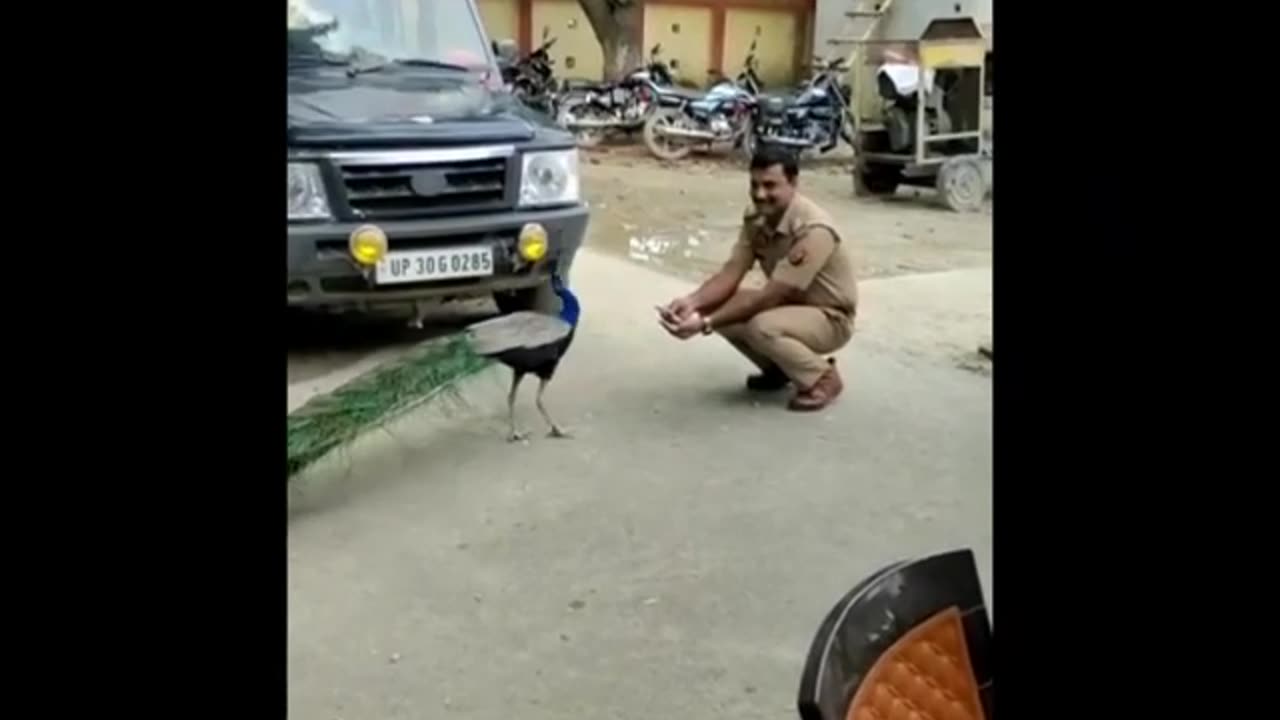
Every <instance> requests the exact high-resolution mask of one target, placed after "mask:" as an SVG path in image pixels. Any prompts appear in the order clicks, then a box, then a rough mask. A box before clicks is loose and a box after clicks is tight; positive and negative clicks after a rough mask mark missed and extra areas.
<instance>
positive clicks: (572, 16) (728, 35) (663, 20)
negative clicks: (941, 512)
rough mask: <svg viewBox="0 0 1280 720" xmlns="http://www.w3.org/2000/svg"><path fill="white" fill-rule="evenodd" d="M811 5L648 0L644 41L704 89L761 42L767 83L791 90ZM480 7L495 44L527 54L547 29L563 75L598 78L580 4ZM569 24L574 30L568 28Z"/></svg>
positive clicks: (504, 0) (597, 59)
mask: <svg viewBox="0 0 1280 720" xmlns="http://www.w3.org/2000/svg"><path fill="white" fill-rule="evenodd" d="M844 2H852V0H844ZM814 3H815V0H646V2H645V4H644V22H643V28H644V30H643V35H642V37H641V38H640V41H641V43H642V45H643V52H644V54H645V55H647V54H648V51H649V48H651V47H652V46H653V45H654V44H656V43H662V56H663V57H664V58H665V59H666V60H667V61H668V62H672V61H674V65H675V68H674V70H675V72H676V75H677V77H678V78H680V80H681V81H682V82H683V83H687V84H690V85H695V86H698V87H702V86H705V85H706V84H707V82H708V80H709V79H710V77H711V76H710V74H709V73H708V71H710V70H715V71H717V72H718V73H724V74H726V75H728V76H730V77H732V76H733V75H735V74H737V72H738V71H739V70H741V69H742V62H743V60H744V59H745V56H746V50H747V47H748V46H749V45H750V44H751V40H752V38H758V41H759V42H758V47H757V54H756V56H757V59H758V60H759V61H760V71H761V77H762V79H763V80H764V82H765V83H766V85H789V84H791V83H792V82H794V81H795V80H796V79H797V78H798V77H799V76H800V72H801V66H802V65H803V64H805V63H807V62H808V60H809V48H810V47H811V46H812V41H811V35H812V32H813V31H812V27H813V24H814V23H813V9H814ZM479 6H480V14H481V17H482V18H483V20H484V24H485V30H486V32H487V33H488V34H489V36H490V38H492V39H501V38H507V37H509V38H514V39H515V40H516V41H517V42H518V43H519V45H520V48H521V50H522V51H525V52H527V51H528V50H530V49H532V48H533V47H536V46H537V45H538V44H539V43H540V42H541V39H540V38H541V34H542V27H543V25H547V26H549V27H550V28H551V30H550V32H551V34H552V35H554V36H555V37H556V38H557V40H556V45H555V47H554V48H552V50H551V55H552V57H553V58H554V59H555V61H556V72H557V74H558V75H560V76H561V77H583V78H592V79H599V78H600V77H601V73H602V70H603V58H602V57H601V53H600V45H599V43H598V42H596V40H595V35H594V33H593V32H592V30H591V25H590V23H588V22H587V20H586V16H585V15H583V14H582V10H581V7H580V6H579V5H578V2H577V0H479ZM570 23H576V25H575V26H574V27H572V28H571V27H569V26H568V25H569V24H570ZM757 32H758V33H759V35H757ZM570 58H572V61H571V62H566V61H568V60H569V59H570ZM569 64H572V65H573V67H568V65H569Z"/></svg>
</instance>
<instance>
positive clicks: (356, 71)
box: [347, 58, 471, 77]
mask: <svg viewBox="0 0 1280 720" xmlns="http://www.w3.org/2000/svg"><path fill="white" fill-rule="evenodd" d="M393 65H394V66H400V67H427V68H435V69H437V70H452V71H454V72H471V68H469V67H466V66H464V65H455V64H453V63H447V62H444V61H442V60H427V59H426V58H396V59H395V60H386V61H381V62H374V63H371V64H368V65H357V66H353V67H352V68H351V69H349V70H347V74H348V75H350V76H351V77H355V76H356V75H361V74H363V73H371V72H378V71H381V70H385V69H387V68H388V67H391V66H393Z"/></svg>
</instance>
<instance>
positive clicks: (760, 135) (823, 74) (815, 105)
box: [746, 58, 854, 154]
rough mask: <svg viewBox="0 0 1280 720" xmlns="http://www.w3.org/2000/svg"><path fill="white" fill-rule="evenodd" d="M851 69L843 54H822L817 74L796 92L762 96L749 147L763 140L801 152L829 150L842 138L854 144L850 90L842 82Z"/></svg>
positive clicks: (751, 147) (767, 143)
mask: <svg viewBox="0 0 1280 720" xmlns="http://www.w3.org/2000/svg"><path fill="white" fill-rule="evenodd" d="M848 72H849V67H848V66H847V65H846V64H845V61H844V59H843V58H836V59H834V60H830V61H826V60H822V59H820V58H819V59H818V61H817V64H816V65H815V72H814V75H813V77H811V78H810V79H809V80H808V81H807V82H806V83H805V84H804V85H803V86H801V88H800V89H799V92H797V93H796V94H794V95H789V96H762V97H760V98H759V108H758V111H757V113H756V117H755V122H754V124H753V127H752V129H751V132H750V133H749V136H748V138H747V143H746V144H747V145H748V149H749V150H750V149H754V147H755V146H756V145H761V144H764V145H782V146H785V147H788V148H791V149H793V150H796V151H798V152H803V151H805V150H814V149H816V150H817V151H818V152H820V153H824V154H825V153H827V152H830V151H831V150H833V149H835V147H836V145H838V144H839V142H840V140H842V139H843V140H844V141H845V142H846V143H848V144H849V146H850V147H852V146H853V143H854V140H853V121H852V120H851V119H850V117H849V102H850V99H849V91H848V89H847V88H846V87H845V86H844V85H843V84H842V83H841V82H840V78H842V77H844V75H845V74H847V73H848Z"/></svg>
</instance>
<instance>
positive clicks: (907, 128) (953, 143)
mask: <svg viewBox="0 0 1280 720" xmlns="http://www.w3.org/2000/svg"><path fill="white" fill-rule="evenodd" d="M985 55H986V40H985V39H984V38H983V35H982V31H981V29H980V28H979V26H978V24H977V23H976V22H974V20H973V19H972V18H953V19H945V20H934V21H933V22H931V23H929V25H928V27H927V28H926V29H925V31H924V33H923V35H922V36H921V38H920V39H919V40H909V41H894V40H873V41H867V43H866V48H865V52H864V53H862V57H863V64H862V66H861V67H860V68H858V71H859V72H861V73H864V77H863V78H862V79H863V80H864V81H863V82H861V83H860V85H861V86H862V87H864V88H868V89H869V88H875V92H864V93H862V97H861V98H859V100H858V103H857V112H858V130H857V133H856V138H855V139H856V142H857V145H856V148H857V156H856V160H855V162H854V172H853V186H854V192H855V193H856V194H857V195H859V196H869V195H888V194H892V193H893V192H894V191H895V190H897V188H898V186H900V185H910V186H918V187H933V188H936V189H937V190H938V193H939V195H940V196H941V199H942V201H943V202H944V203H945V204H946V205H947V206H948V207H950V208H951V209H952V210H956V211H961V212H964V211H974V210H978V209H979V208H981V207H982V203H983V201H984V200H985V198H986V196H987V192H988V187H989V186H988V180H987V173H986V172H985V168H984V162H985V155H986V148H985V144H986V139H985V133H984V130H985V128H984V127H983V124H984V123H983V112H982V110H983V99H984V96H983V88H984V77H983V74H984V65H985V63H984V59H985ZM867 76H870V77H867ZM867 80H869V82H867Z"/></svg>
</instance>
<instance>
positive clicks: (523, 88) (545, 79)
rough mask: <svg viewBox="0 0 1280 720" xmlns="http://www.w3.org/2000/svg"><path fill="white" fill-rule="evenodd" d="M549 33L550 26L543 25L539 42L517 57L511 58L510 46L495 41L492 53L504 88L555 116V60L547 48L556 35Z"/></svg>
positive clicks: (534, 107)
mask: <svg viewBox="0 0 1280 720" xmlns="http://www.w3.org/2000/svg"><path fill="white" fill-rule="evenodd" d="M550 32H551V31H550V28H548V27H543V28H542V44H541V45H539V46H538V48H537V49H536V50H534V51H533V52H531V53H529V54H528V55H526V56H524V57H522V58H519V59H518V60H517V59H514V58H513V57H512V56H513V55H514V54H515V53H514V52H512V51H511V49H510V48H505V47H501V46H499V44H498V43H496V42H495V43H494V52H495V54H496V55H497V56H498V59H499V60H498V67H499V69H501V71H502V81H503V83H504V84H505V85H506V86H507V90H508V91H510V92H511V94H512V95H514V96H515V97H516V99H518V100H519V101H520V102H522V103H524V104H525V105H526V106H528V107H530V108H532V109H534V110H538V111H539V112H544V113H546V114H547V115H550V116H551V117H555V115H556V107H557V102H556V101H557V92H556V78H555V73H554V71H553V70H552V69H551V68H552V66H554V65H555V60H554V59H552V57H551V55H550V53H549V52H548V51H549V50H550V49H551V46H553V45H555V44H556V38H554V37H548V36H549V35H550Z"/></svg>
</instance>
